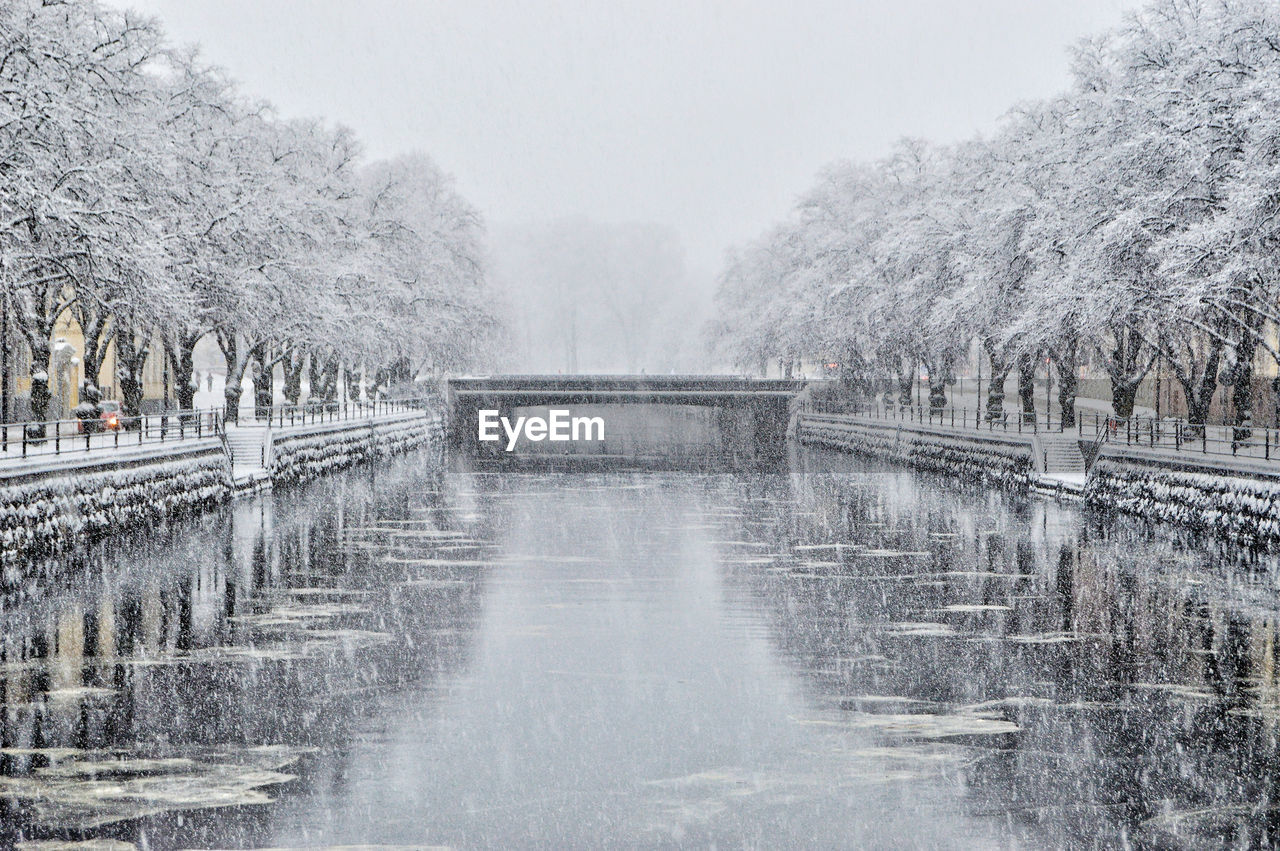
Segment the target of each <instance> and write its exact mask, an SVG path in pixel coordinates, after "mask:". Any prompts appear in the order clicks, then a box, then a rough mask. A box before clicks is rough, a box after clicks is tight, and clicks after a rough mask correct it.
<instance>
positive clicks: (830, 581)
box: [0, 453, 1280, 848]
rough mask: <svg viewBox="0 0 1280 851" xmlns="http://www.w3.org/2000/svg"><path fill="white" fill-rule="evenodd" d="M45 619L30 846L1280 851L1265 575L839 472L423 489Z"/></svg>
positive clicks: (65, 594)
mask: <svg viewBox="0 0 1280 851" xmlns="http://www.w3.org/2000/svg"><path fill="white" fill-rule="evenodd" d="M62 573H64V574H67V575H75V576H76V577H77V578H76V580H75V581H74V582H73V583H69V584H68V587H65V588H61V589H58V588H55V589H52V590H48V591H40V592H36V591H31V590H27V591H26V592H24V594H22V595H17V594H15V595H13V596H12V597H11V598H10V599H9V600H8V602H7V603H6V605H5V610H4V613H3V627H4V633H3V645H2V647H0V650H2V652H3V659H2V660H0V663H2V664H3V668H0V678H2V686H3V692H2V693H3V698H4V715H3V726H2V727H0V733H2V736H3V738H2V740H0V807H2V809H0V824H3V831H4V832H3V834H2V835H0V839H3V840H4V841H6V842H9V843H13V842H17V841H19V840H20V839H24V838H25V839H31V838H41V837H43V838H55V837H56V838H66V839H75V838H84V837H99V836H112V837H116V838H118V839H121V840H124V841H127V842H133V843H137V844H139V845H141V844H142V843H143V842H144V841H145V843H146V844H147V845H148V847H153V848H165V847H222V848H236V847H263V846H274V847H280V846H303V845H325V844H329V845H339V844H355V843H379V844H386V845H404V846H414V847H420V846H421V845H423V844H440V845H449V846H459V847H493V846H499V847H501V846H507V847H510V846H552V847H592V846H598V845H600V844H602V843H604V842H606V841H607V840H610V839H612V840H615V841H616V842H619V843H621V844H627V845H646V846H651V845H671V846H701V845H708V844H719V845H733V846H739V845H748V846H753V847H782V846H794V845H798V844H803V845H811V846H814V845H816V846H829V847H848V846H904V845H906V846H924V847H975V846H976V847H984V846H999V847H1005V846H1008V845H1009V844H1010V843H1014V844H1018V845H1024V846H1032V847H1036V846H1041V847H1064V846H1078V845H1091V844H1099V845H1125V844H1132V845H1148V846H1152V845H1153V846H1166V845H1169V846H1182V845H1204V846H1207V847H1213V846H1217V845H1220V844H1224V843H1225V844H1234V845H1267V844H1270V843H1271V842H1272V836H1273V835H1274V833H1275V831H1276V829H1277V824H1276V822H1277V818H1276V815H1275V812H1276V810H1275V806H1276V805H1275V804H1273V803H1272V797H1271V796H1272V786H1273V779H1272V778H1273V777H1274V776H1276V772H1275V770H1274V768H1275V766H1276V765H1277V754H1276V747H1277V744H1276V742H1277V738H1276V734H1277V719H1280V686H1278V684H1277V681H1276V671H1275V645H1276V637H1277V611H1278V608H1277V598H1278V597H1277V595H1278V592H1277V589H1276V587H1275V575H1276V574H1275V573H1274V571H1273V569H1272V566H1271V565H1270V564H1269V563H1257V562H1254V561H1250V560H1249V558H1248V557H1247V556H1246V555H1245V554H1238V553H1232V552H1230V551H1229V550H1223V549H1222V548H1219V550H1218V551H1216V552H1209V551H1206V550H1203V549H1201V548H1199V547H1198V546H1197V545H1196V544H1195V543H1194V542H1192V541H1183V540H1178V539H1176V538H1175V537H1172V536H1170V535H1168V534H1165V533H1163V532H1161V531H1160V530H1153V529H1149V528H1147V527H1145V526H1143V525H1141V524H1137V523H1133V522H1131V521H1127V520H1116V521H1112V520H1108V519H1105V518H1099V517H1094V516H1090V515H1088V514H1086V513H1085V512H1083V511H1081V510H1079V509H1077V508H1074V507H1064V506H1060V505H1057V504H1056V503H1053V502H1046V501H1041V500H1038V499H1023V498H1013V497H1008V496H1006V495H1002V494H997V493H992V492H987V491H982V490H975V489H968V488H961V487H958V486H957V485H956V484H955V483H954V482H951V481H948V480H944V479H933V478H927V477H922V476H919V475H916V474H911V473H908V472H904V471H901V470H896V469H892V468H887V467H881V466H878V465H873V464H868V463H864V462H859V461H855V460H852V459H849V458H845V457H842V456H836V455H828V454H824V453H806V454H803V455H801V456H798V458H797V459H796V460H795V464H794V466H793V468H792V470H791V471H790V472H786V471H783V472H777V473H759V472H754V473H745V472H738V473H732V472H721V473H705V474H689V473H655V472H639V471H631V472H628V471H622V470H615V471H612V472H549V471H542V472H536V473H531V472H520V471H518V470H498V469H493V468H485V469H483V470H481V471H478V472H477V471H468V470H465V469H458V470H456V471H454V472H451V473H448V474H441V473H439V472H438V471H434V470H432V468H431V467H430V465H429V464H428V462H427V461H426V460H425V459H423V458H418V457H413V456H410V457H407V458H403V459H399V460H397V461H394V462H388V463H387V464H386V465H384V466H381V467H379V468H376V469H374V470H365V471H361V472H354V473H349V474H345V475H342V476H337V477H333V478H331V479H328V480H325V481H323V482H318V483H315V484H313V485H310V486H308V487H306V488H304V489H299V490H294V491H286V492H281V493H278V494H276V495H274V496H271V497H266V498H263V499H260V500H256V501H250V502H243V503H237V504H236V505H235V506H234V507H232V508H229V509H227V510H226V511H225V512H224V513H222V514H216V515H210V516H207V517H205V518H202V519H200V520H197V521H192V522H191V523H188V524H185V525H181V526H180V527H178V528H175V529H171V530H169V531H168V532H164V533H160V532H157V533H156V535H155V539H154V540H152V541H151V542H150V543H149V544H148V545H147V546H143V545H140V544H139V545H135V546H122V545H120V544H115V545H114V546H103V547H99V548H96V549H94V550H91V551H88V552H86V553H83V554H81V557H80V563H79V564H77V565H75V566H74V570H65V571H62Z"/></svg>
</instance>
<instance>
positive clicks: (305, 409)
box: [255, 399, 429, 428]
mask: <svg viewBox="0 0 1280 851" xmlns="http://www.w3.org/2000/svg"><path fill="white" fill-rule="evenodd" d="M428 404H429V402H428V400H426V399H377V400H370V401H367V402H309V403H306V404H302V405H272V406H271V407H270V408H258V409H257V411H256V412H255V413H256V415H257V421H258V422H260V423H261V424H263V425H268V426H275V427H277V428H284V427H286V426H303V425H314V424H318V423H329V422H340V421H342V420H363V419H370V418H372V417H382V416H387V415H390V414H407V413H413V412H418V411H423V410H425V409H426V408H427V406H428Z"/></svg>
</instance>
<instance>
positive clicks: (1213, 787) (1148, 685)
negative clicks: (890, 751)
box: [726, 470, 1280, 846]
mask: <svg viewBox="0 0 1280 851" xmlns="http://www.w3.org/2000/svg"><path fill="white" fill-rule="evenodd" d="M793 487H794V488H795V492H794V493H791V494H785V493H784V494H782V495H779V494H776V493H775V497H778V496H781V498H783V499H784V500H786V499H791V498H794V499H795V501H796V502H797V503H798V507H799V508H801V509H803V511H800V512H797V513H795V514H793V515H790V516H788V517H787V518H786V519H785V520H781V519H779V518H778V517H776V516H771V515H770V514H769V513H768V512H764V511H761V510H757V508H756V507H755V506H756V503H753V502H752V501H751V500H749V499H744V500H743V501H742V505H743V506H744V508H745V509H746V510H747V511H748V514H747V516H746V517H745V519H744V523H743V527H742V529H741V531H740V533H739V534H740V535H741V536H743V537H745V536H747V535H753V536H754V537H755V538H756V539H758V540H764V541H774V542H780V543H781V544H782V548H783V549H786V546H787V545H789V544H792V543H797V542H799V543H821V542H829V541H842V542H847V543H856V544H861V545H863V546H864V547H867V548H870V549H880V550H897V551H921V550H928V551H930V552H932V553H933V554H934V557H933V558H932V559H931V560H930V559H922V560H914V561H913V560H912V559H909V558H878V559H871V558H858V557H857V556H855V555H854V554H853V551H852V550H844V551H841V552H840V554H839V555H838V557H833V556H832V555H830V554H824V555H823V556H821V557H820V558H821V559H830V560H834V561H836V562H837V564H834V565H825V566H822V565H821V564H820V560H819V559H815V558H814V557H813V556H812V555H811V554H805V553H802V552H797V553H796V556H797V559H798V560H797V562H796V563H795V567H794V570H793V572H792V573H790V574H779V573H778V572H775V571H762V570H759V569H758V568H754V567H751V566H743V567H734V566H732V565H731V564H727V565H726V570H727V571H728V572H729V575H730V577H731V579H730V581H731V583H732V584H733V586H734V587H735V588H736V589H737V591H738V593H747V594H750V595H752V596H753V598H754V599H755V601H756V605H758V606H760V607H762V608H763V609H764V610H765V611H766V612H767V613H768V616H769V617H770V619H771V621H772V631H773V636H774V640H775V642H776V645H777V648H778V652H779V654H780V655H781V656H782V657H784V658H786V659H788V660H790V663H791V665H792V666H793V667H794V668H795V669H796V671H797V673H798V674H799V675H800V677H801V678H802V681H803V682H805V683H806V684H807V686H808V688H809V689H810V691H811V693H812V695H813V698H814V699H815V700H816V701H817V702H819V703H821V704H822V705H827V706H830V705H841V702H842V701H843V705H846V706H848V705H853V704H856V703H857V701H856V696H858V695H880V696H896V697H904V698H912V699H915V700H927V701H932V702H934V703H935V704H936V706H935V707H934V709H933V710H932V711H954V710H956V709H959V708H961V707H964V706H967V705H968V706H972V705H974V704H978V703H984V702H987V701H1003V702H1002V703H997V704H995V705H994V707H993V708H994V709H995V711H999V712H1002V713H1003V714H1004V716H1005V717H1006V718H1007V719H1008V720H1011V721H1013V722H1014V723H1016V724H1017V725H1018V726H1019V727H1020V728H1021V732H1020V733H1019V734H1018V735H1017V736H1014V737H1010V738H1009V740H1008V741H1003V742H982V741H977V742H971V743H969V745H970V746H972V748H973V751H972V753H973V755H974V756H973V762H972V765H971V767H970V768H969V770H968V771H967V773H966V779H967V785H968V790H969V791H968V799H969V802H970V806H971V809H972V811H973V812H974V813H977V814H985V815H990V816H992V817H996V818H999V819H1001V820H1003V819H1004V818H1005V817H1006V816H1011V817H1012V818H1013V819H1015V820H1016V821H1018V822H1022V823H1026V824H1031V825H1036V826H1037V827H1038V829H1043V830H1045V831H1047V836H1048V841H1049V843H1050V844H1056V845H1059V846H1077V845H1088V844H1091V843H1093V842H1094V841H1095V840H1097V839H1098V837H1103V839H1102V840H1100V841H1104V842H1105V841H1109V840H1107V839H1105V837H1107V836H1111V837H1116V836H1120V835H1122V834H1123V835H1127V836H1130V837H1144V841H1157V842H1159V841H1165V840H1167V839H1168V835H1172V834H1171V833H1170V831H1173V830H1174V829H1175V828H1171V827H1169V825H1170V824H1173V825H1175V826H1176V829H1177V830H1180V831H1182V834H1180V835H1182V836H1183V838H1184V839H1186V840H1190V841H1204V842H1208V843H1213V842H1217V841H1228V840H1230V841H1238V842H1242V843H1244V844H1249V843H1265V841H1266V839H1265V837H1267V836H1272V835H1274V831H1275V829H1276V824H1275V823H1274V822H1275V816H1274V813H1272V814H1262V813H1260V812H1253V808H1254V807H1255V806H1269V805H1268V804H1265V802H1268V801H1271V800H1273V797H1272V796H1273V793H1274V790H1273V788H1272V787H1273V785H1274V782H1275V781H1274V780H1273V779H1272V778H1273V776H1274V775H1275V772H1274V771H1273V767H1274V765H1275V764H1276V760H1277V753H1276V748H1277V745H1276V741H1277V740H1276V730H1277V721H1278V720H1280V683H1278V682H1277V679H1278V678H1277V674H1276V670H1275V646H1276V636H1277V625H1276V622H1275V618H1274V617H1273V615H1272V614H1271V611H1272V609H1270V608H1269V606H1271V605H1274V602H1273V599H1272V597H1273V595H1272V592H1270V590H1269V589H1266V587H1265V585H1264V584H1263V581H1262V580H1261V579H1249V578H1247V577H1248V574H1243V575H1242V572H1240V571H1239V570H1238V568H1237V566H1236V565H1234V564H1231V563H1225V564H1224V563H1223V561H1222V560H1220V559H1218V558H1217V557H1216V555H1215V554H1211V553H1207V552H1204V551H1201V550H1197V549H1195V548H1194V547H1190V546H1187V542H1186V541H1181V540H1178V539H1176V538H1172V537H1163V536H1161V535H1160V534H1152V532H1151V531H1150V530H1149V529H1147V528H1146V527H1145V526H1141V525H1139V524H1134V523H1130V522H1129V521H1127V520H1119V521H1116V522H1114V523H1101V522H1099V521H1098V519H1097V518H1091V519H1089V521H1088V522H1084V521H1083V520H1082V519H1081V517H1080V516H1079V515H1078V514H1077V513H1076V512H1074V511H1065V513H1064V510H1063V509H1060V508H1051V509H1049V513H1047V514H1046V513H1045V511H1044V510H1042V509H1040V508H1039V507H1034V506H1033V508H1032V510H1030V511H1028V510H1027V507H1026V504H1025V503H1022V504H1020V503H1018V502H1016V501H1009V500H1006V499H1004V498H998V497H993V496H992V495H991V494H987V493H985V492H982V491H978V490H968V489H962V490H961V491H959V492H957V491H956V489H955V486H954V484H952V483H947V484H946V486H945V489H944V487H942V486H939V487H931V486H930V485H929V484H928V481H927V479H925V478H924V477H920V476H910V475H900V474H897V473H895V472H883V471H879V470H877V471H875V472H873V473H871V474H866V473H865V472H863V473H862V474H859V473H858V472H855V473H853V474H849V473H847V472H841V473H839V474H837V475H833V476H825V477H824V476H811V477H808V478H800V479H796V480H794V485H793ZM806 561H807V562H811V563H817V565H818V566H809V567H806V564H805V562H806ZM805 570H809V571H815V572H818V573H835V574H841V575H844V576H848V577H856V579H857V581H839V582H836V581H825V580H826V579H829V578H830V577H824V576H817V577H814V578H812V579H808V578H806V577H804V576H803V575H797V573H796V572H801V573H802V572H803V571H805ZM945 571H955V572H956V573H955V574H954V575H951V576H945V577H941V578H940V575H941V574H942V573H943V572H945ZM913 573H916V574H919V577H918V579H916V580H913V581H903V580H902V578H901V575H902V574H907V575H910V574H913ZM991 574H995V575H991ZM1014 575H1024V576H1028V577H1029V578H1027V579H1023V580H1012V579H1010V578H1009V577H1011V576H1014ZM1254 584H1256V586H1257V587H1256V589H1255V588H1249V587H1247V586H1250V585H1254ZM1242 586H1245V587H1242ZM1014 589H1016V590H1014ZM1260 592H1261V594H1260ZM958 602H959V603H978V604H988V605H992V604H994V605H1005V606H1009V607H1010V610H1009V611H1007V612H1001V613H998V614H993V613H990V612H986V613H982V612H972V613H956V614H945V613H943V612H942V607H943V606H945V605H948V604H951V603H958ZM1258 602H1261V603H1262V605H1258ZM926 621H938V622H945V623H949V624H951V625H952V626H953V627H954V628H955V630H956V632H957V635H954V636H947V635H939V634H922V635H917V636H911V635H906V636H904V635H901V634H895V625H899V624H905V623H912V622H926ZM1064 633H1065V634H1066V635H1065V636H1063V635H1062V634H1064ZM1055 634H1058V635H1060V636H1062V637H1063V638H1068V639H1074V640H1069V641H1061V642H1057V643H1055V642H1053V641H1052V640H1051V639H1052V637H1053V636H1054V635H1055ZM1023 636H1040V637H1043V638H1046V639H1047V640H1046V641H1044V642H1043V643H1034V642H1031V641H1028V640H1025V639H1023V638H1019V637H1023ZM851 696H854V697H853V698H851ZM900 707H901V704H899V705H896V706H895V708H894V709H893V710H892V711H904V710H902V709H901V708H900ZM858 708H859V709H861V710H862V711H884V710H877V709H875V708H868V707H867V706H866V705H859V706H858ZM908 711H909V710H908ZM925 711H929V710H925ZM1258 802H1264V803H1263V804H1262V805H1258ZM1231 807H1235V808H1236V809H1229V808H1231ZM1168 810H1172V811H1175V812H1185V811H1191V810H1204V811H1205V813H1206V814H1205V815H1202V816H1197V818H1196V819H1195V820H1193V821H1184V822H1174V821H1169V820H1165V819H1164V814H1165V813H1166V811H1168Z"/></svg>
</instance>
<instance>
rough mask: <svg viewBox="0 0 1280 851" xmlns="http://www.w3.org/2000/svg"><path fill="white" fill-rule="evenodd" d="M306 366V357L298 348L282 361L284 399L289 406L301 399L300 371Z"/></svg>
mask: <svg viewBox="0 0 1280 851" xmlns="http://www.w3.org/2000/svg"><path fill="white" fill-rule="evenodd" d="M306 364H307V355H306V352H304V351H303V350H302V349H300V348H295V349H293V351H291V352H290V353H289V356H288V357H287V358H285V359H284V387H283V388H282V389H283V392H284V398H285V399H286V400H288V402H289V404H290V405H296V404H298V402H299V400H300V399H301V398H302V370H303V367H305V366H306Z"/></svg>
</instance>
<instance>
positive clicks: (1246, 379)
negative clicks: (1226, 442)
mask: <svg viewBox="0 0 1280 851" xmlns="http://www.w3.org/2000/svg"><path fill="white" fill-rule="evenodd" d="M1256 348H1257V341H1256V340H1254V339H1253V338H1250V339H1249V340H1248V341H1246V342H1242V344H1241V346H1240V351H1239V355H1238V359H1237V360H1236V368H1235V375H1234V376H1233V381H1232V382H1231V407H1232V408H1234V409H1235V420H1234V423H1233V424H1234V425H1235V429H1234V431H1233V437H1232V440H1234V441H1241V440H1248V439H1249V438H1250V437H1251V436H1252V435H1253V355H1254V352H1255V351H1256Z"/></svg>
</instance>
